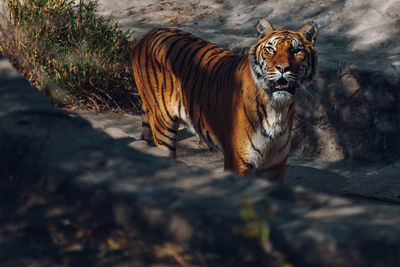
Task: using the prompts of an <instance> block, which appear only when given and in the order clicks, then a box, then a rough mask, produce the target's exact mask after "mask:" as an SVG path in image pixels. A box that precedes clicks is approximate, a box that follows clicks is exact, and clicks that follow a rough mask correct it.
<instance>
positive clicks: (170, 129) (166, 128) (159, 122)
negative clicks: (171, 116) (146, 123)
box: [154, 116, 176, 134]
mask: <svg viewBox="0 0 400 267" xmlns="http://www.w3.org/2000/svg"><path fill="white" fill-rule="evenodd" d="M154 117H155V118H156V122H157V123H158V124H159V125H161V127H162V128H163V129H165V130H167V131H168V132H170V133H172V134H176V130H174V129H173V128H170V127H168V125H165V123H164V122H162V121H160V120H159V116H154Z"/></svg>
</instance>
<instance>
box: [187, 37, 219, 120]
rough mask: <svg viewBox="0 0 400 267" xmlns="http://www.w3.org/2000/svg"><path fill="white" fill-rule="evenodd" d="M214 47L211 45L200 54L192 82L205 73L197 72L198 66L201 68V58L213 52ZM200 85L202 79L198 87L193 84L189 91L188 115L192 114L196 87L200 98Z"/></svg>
mask: <svg viewBox="0 0 400 267" xmlns="http://www.w3.org/2000/svg"><path fill="white" fill-rule="evenodd" d="M215 47H216V46H215V45H212V46H211V47H209V48H207V50H206V51H204V52H203V53H202V54H201V56H200V59H199V60H198V63H197V66H196V69H195V76H194V77H193V80H195V81H196V79H197V77H198V76H199V73H201V74H204V73H205V71H201V70H199V68H200V66H201V63H202V61H203V58H204V57H205V55H206V54H207V53H208V52H209V51H211V50H214V49H215ZM203 77H204V76H203ZM202 83H203V79H201V83H200V85H199V86H197V84H196V83H193V85H192V88H191V89H190V92H191V94H190V100H189V107H190V110H189V114H193V101H194V97H195V92H196V90H195V89H196V87H197V88H198V98H199V96H200V94H201V91H202V90H201V89H202V86H203V85H202ZM185 88H186V87H185ZM199 102H200V101H199Z"/></svg>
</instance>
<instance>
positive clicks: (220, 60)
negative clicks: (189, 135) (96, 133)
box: [132, 29, 245, 156]
mask: <svg viewBox="0 0 400 267" xmlns="http://www.w3.org/2000/svg"><path fill="white" fill-rule="evenodd" d="M244 60H245V59H244V58H243V57H240V56H238V55H235V54H233V53H232V52H231V51H229V50H226V49H225V48H223V47H220V46H218V45H215V44H212V43H209V42H207V41H204V40H202V39H200V38H197V37H195V36H194V35H192V34H190V33H186V32H184V31H181V30H177V29H157V30H153V31H151V32H149V33H148V34H146V35H145V36H144V37H143V38H142V39H141V40H140V41H139V42H138V43H137V44H136V47H135V49H134V51H133V56H132V63H133V70H134V75H135V81H136V83H137V87H138V89H139V92H140V94H141V96H142V99H143V102H144V103H145V104H144V106H145V107H144V109H145V112H146V114H147V118H148V119H149V120H154V122H150V121H149V124H150V127H151V125H152V124H158V126H153V128H152V133H153V135H154V136H153V138H154V142H155V144H156V145H157V146H161V147H162V146H165V147H166V148H167V149H168V150H170V151H171V152H172V153H171V155H172V156H175V135H176V131H177V128H178V126H179V120H182V121H184V122H185V123H186V124H188V125H190V126H191V127H192V128H193V129H194V130H195V131H196V132H197V134H198V135H199V136H200V137H201V139H202V140H203V141H205V142H206V143H208V144H209V145H211V146H214V147H217V148H218V149H219V150H221V151H222V150H223V147H224V141H223V140H224V139H225V138H226V137H225V130H223V129H226V128H227V127H229V126H228V125H227V124H228V122H229V121H230V120H229V119H227V118H228V117H229V116H230V114H232V110H231V108H232V90H230V89H232V88H233V87H234V86H233V85H232V84H233V83H234V81H235V79H234V76H235V70H236V69H237V68H238V67H240V65H243V66H244ZM227 74H228V75H227ZM222 106H223V107H225V108H224V109H220V108H219V107H222ZM145 126H146V125H145ZM160 128H162V129H160ZM166 132H167V133H166ZM148 141H150V140H148Z"/></svg>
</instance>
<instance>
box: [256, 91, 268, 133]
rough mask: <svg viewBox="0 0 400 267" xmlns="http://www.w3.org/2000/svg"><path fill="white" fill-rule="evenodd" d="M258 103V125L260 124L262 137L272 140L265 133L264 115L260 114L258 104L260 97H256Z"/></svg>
mask: <svg viewBox="0 0 400 267" xmlns="http://www.w3.org/2000/svg"><path fill="white" fill-rule="evenodd" d="M256 103H257V115H258V123H259V125H260V126H261V127H260V128H261V134H262V135H264V136H265V137H267V138H271V137H270V136H269V135H268V134H267V133H266V132H265V129H264V127H263V123H262V122H263V117H262V115H261V112H260V110H259V109H258V108H259V102H258V97H256Z"/></svg>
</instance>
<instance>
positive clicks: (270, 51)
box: [265, 46, 275, 54]
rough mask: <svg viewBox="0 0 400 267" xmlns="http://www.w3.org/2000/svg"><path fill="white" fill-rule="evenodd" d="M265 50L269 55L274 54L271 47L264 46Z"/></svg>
mask: <svg viewBox="0 0 400 267" xmlns="http://www.w3.org/2000/svg"><path fill="white" fill-rule="evenodd" d="M265 50H267V52H268V53H270V54H275V49H274V48H273V47H272V46H266V47H265Z"/></svg>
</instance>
